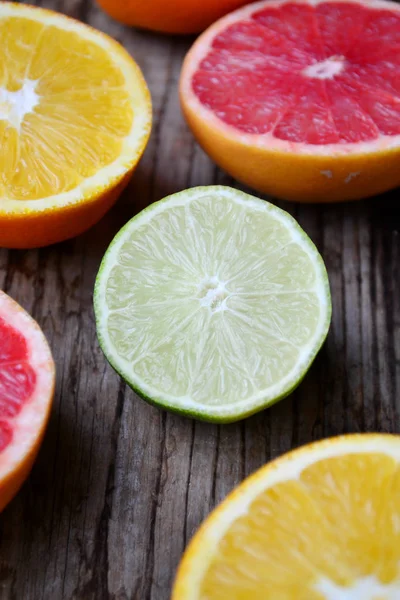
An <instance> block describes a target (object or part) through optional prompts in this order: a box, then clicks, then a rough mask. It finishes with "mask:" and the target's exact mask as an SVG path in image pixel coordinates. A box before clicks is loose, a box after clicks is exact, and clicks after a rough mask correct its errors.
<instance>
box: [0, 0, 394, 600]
mask: <svg viewBox="0 0 400 600" xmlns="http://www.w3.org/2000/svg"><path fill="white" fill-rule="evenodd" d="M41 5H42V6H46V7H49V8H56V9H58V10H61V11H64V12H66V13H67V14H70V15H71V16H75V17H77V18H80V19H83V20H87V21H88V22H89V23H90V24H92V25H93V26H95V27H97V28H99V29H101V30H103V31H106V32H108V33H110V34H111V35H113V36H114V37H115V38H116V39H118V40H119V41H120V42H121V43H123V45H124V46H125V47H126V48H127V49H128V51H129V52H131V53H132V55H133V56H134V57H135V58H136V59H137V61H138V63H139V64H140V66H141V67H142V69H143V72H144V74H145V77H146V79H147V81H148V83H149V87H150V90H151V93H152V98H153V104H154V128H153V134H152V137H151V140H150V143H149V146H148V149H147V150H146V153H145V156H144V157H143V160H142V161H141V163H140V166H139V169H138V171H137V173H136V174H135V177H134V179H133V181H132V183H131V184H130V186H129V187H128V189H127V191H126V192H125V193H124V195H123V197H122V198H121V200H120V201H119V202H118V204H117V205H116V207H115V208H114V209H113V210H112V211H111V212H110V214H109V215H107V216H106V217H105V218H104V219H103V221H102V222H101V223H99V224H98V225H97V226H95V227H94V228H93V229H92V230H91V231H90V232H88V233H87V234H85V235H83V236H81V237H80V238H78V239H76V240H73V241H71V242H66V243H64V244H60V245H57V246H54V247H52V248H48V249H43V250H39V251H30V252H22V251H7V250H0V288H2V289H4V290H5V291H6V292H8V293H10V294H11V295H12V296H14V297H15V298H16V299H17V300H18V301H19V302H20V303H21V304H22V305H23V306H25V308H27V309H28V310H29V311H30V312H31V313H32V314H33V315H34V317H35V318H36V319H38V321H39V322H40V324H41V325H42V327H43V329H44V331H45V333H46V335H47V336H48V338H49V341H50V344H51V346H52V348H53V351H54V354H55V359H56V363H57V369H58V382H57V392H56V399H55V406H54V410H53V413H52V417H51V422H50V426H49V430H48V433H47V435H46V439H45V442H44V445H43V448H42V451H41V453H40V456H39V458H38V461H37V463H36V465H35V467H34V470H33V472H32V475H31V476H30V478H29V480H28V481H27V483H26V485H25V486H24V488H23V490H22V491H21V493H20V494H19V495H18V497H17V498H16V499H15V500H14V501H13V502H12V504H11V505H10V506H9V507H8V508H7V509H6V510H5V511H4V513H3V514H2V515H1V516H0V598H1V599H3V598H4V599H5V600H8V599H10V600H11V599H17V600H20V599H21V598H23V599H24V600H38V599H43V600H47V599H49V600H50V599H51V600H53V599H54V598H57V600H58V599H68V600H69V599H72V598H74V599H75V598H76V599H82V600H86V599H89V600H90V599H93V600H98V599H103V598H104V599H108V598H110V599H113V600H126V599H131V598H132V599H134V600H167V599H168V598H169V595H170V589H171V584H172V580H173V576H174V573H175V570H176V566H177V564H178V561H179V558H180V556H181V554H182V552H183V549H184V547H185V545H186V544H187V542H188V540H189V539H190V538H191V536H192V535H193V533H194V531H195V530H196V529H197V527H198V525H199V524H200V522H201V521H202V520H203V519H204V518H205V516H206V515H207V514H208V513H209V512H210V510H211V509H212V508H213V507H214V506H215V504H216V503H218V502H219V501H220V500H222V499H223V498H224V497H225V496H226V494H227V493H228V492H229V491H230V490H231V489H233V487H234V486H235V485H237V483H239V482H240V481H241V480H242V479H243V478H244V477H245V476H246V475H248V474H250V473H252V472H253V471H254V470H255V469H257V468H258V467H259V466H261V465H262V464H264V463H265V462H266V461H267V460H269V459H270V458H273V457H276V456H278V455H280V454H282V453H283V452H285V451H287V450H289V449H290V448H292V447H295V446H297V445H299V444H303V443H307V442H309V441H312V440H314V439H319V438H322V437H325V436H328V435H334V434H339V433H344V432H349V431H371V430H379V431H392V432H399V403H400V398H399V395H400V394H399V392H400V335H399V334H400V304H399V298H400V276H399V275H400V273H399V252H400V248H399V234H398V232H399V224H400V223H399V217H398V214H397V211H396V208H395V206H396V200H397V194H396V193H395V192H393V193H392V194H387V195H385V196H383V197H381V198H378V199H375V200H371V201H365V202H360V203H357V204H343V205H340V206H295V205H293V204H290V203H279V204H280V205H281V206H283V207H284V208H285V209H287V210H288V211H289V212H291V213H292V214H293V215H294V216H295V217H296V218H297V219H298V220H299V221H300V223H301V225H302V226H303V227H304V228H305V230H306V231H307V232H308V233H309V234H310V235H311V237H312V239H313V240H314V241H315V243H316V244H317V246H318V247H319V249H320V250H321V252H322V253H323V256H324V258H325V261H326V264H327V268H328V272H329V277H330V282H331V288H332V299H333V308H334V313H333V322H332V328H331V331H330V334H329V336H328V340H327V343H326V345H325V346H324V348H323V350H322V351H321V353H320V355H319V356H318V358H317V360H316V361H315V364H314V365H313V367H312V369H311V371H310V373H309V374H308V376H307V377H306V378H305V380H304V382H303V383H302V385H301V386H300V387H299V389H298V390H297V391H296V392H295V393H293V394H292V395H291V397H289V398H287V399H285V400H284V401H282V402H281V403H279V404H278V405H276V406H274V407H272V408H271V409H270V410H268V411H265V412H264V413H261V414H259V415H256V416H254V417H251V418H250V419H247V420H246V421H244V422H243V423H238V424H233V425H228V426H216V425H210V424H205V423H194V422H192V421H190V420H188V419H184V418H181V417H177V416H174V415H170V414H166V413H163V412H161V411H159V410H157V409H156V408H153V407H151V406H149V405H147V404H146V403H144V402H143V401H142V400H140V399H139V398H137V397H136V395H135V394H134V393H133V392H132V391H131V390H129V389H128V388H127V387H126V386H125V384H124V383H123V382H121V380H120V378H119V377H118V376H117V375H116V374H115V373H114V371H113V370H112V369H111V368H110V367H109V366H108V365H107V364H106V361H105V359H104V357H103V355H102V353H101V351H100V350H99V347H98V344H97V341H96V333H95V325H94V317H93V310H92V291H93V283H94V278H95V275H96V272H97V269H98V266H99V263H100V260H101V257H102V255H103V253H104V251H105V249H106V247H107V245H108V243H109V242H110V241H111V239H112V237H113V236H114V235H115V233H116V232H117V231H118V229H119V228H120V227H121V226H122V225H123V224H124V223H125V222H126V221H127V220H128V219H129V218H130V217H131V216H132V215H134V214H135V213H136V212H137V211H139V210H140V209H142V208H144V207H145V206H147V205H148V204H150V203H151V202H153V201H155V200H158V199H160V198H161V197H163V196H165V195H166V194H169V193H172V192H175V191H178V190H181V189H184V188H186V187H190V186H195V185H207V184H212V183H222V184H227V185H237V184H236V183H235V182H233V181H232V179H231V178H230V177H228V176H227V175H226V174H224V173H221V172H220V171H219V170H218V169H217V168H216V167H215V165H214V164H213V163H212V162H211V161H210V160H209V159H208V158H207V157H206V155H205V154H204V153H203V152H202V150H200V148H199V147H198V146H197V144H196V143H195V142H194V140H193V138H192V136H191V134H190V132H189V131H188V129H187V127H186V125H185V123H184V120H183V118H182V115H181V112H180V109H179V102H178V95H177V83H178V78H179V72H180V66H181V63H182V60H183V57H184V54H185V52H186V50H187V49H188V47H189V46H190V43H191V41H192V40H191V39H190V38H177V37H176V38H172V37H168V36H159V35H155V34H151V33H145V32H139V31H135V30H133V29H129V28H125V27H123V26H121V25H119V24H117V23H114V22H112V21H111V20H110V19H108V17H107V16H106V15H104V14H103V13H102V12H101V11H100V10H99V9H98V8H97V7H96V5H95V4H94V2H92V1H89V0H73V1H72V0H44V1H43V2H41ZM238 187H242V186H238ZM242 189H243V188H242ZM247 191H248V190H247Z"/></svg>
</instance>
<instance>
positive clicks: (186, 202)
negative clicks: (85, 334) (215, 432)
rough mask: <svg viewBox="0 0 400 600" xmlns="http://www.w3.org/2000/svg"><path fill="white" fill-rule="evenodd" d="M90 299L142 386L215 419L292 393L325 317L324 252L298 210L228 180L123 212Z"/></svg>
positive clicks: (118, 359) (111, 355) (121, 363)
mask: <svg viewBox="0 0 400 600" xmlns="http://www.w3.org/2000/svg"><path fill="white" fill-rule="evenodd" d="M94 304H95V313H96V322H97V331H98V337H99V341H100V344H101V347H102V349H103V351H104V353H105V355H106V357H107V359H108V360H109V362H110V363H111V365H112V366H113V367H114V368H115V369H116V371H118V372H119V373H120V374H121V376H122V377H123V378H124V379H125V380H126V382H127V383H128V384H129V385H130V386H131V387H132V388H133V389H134V390H135V391H136V392H137V393H138V394H139V395H140V396H142V397H143V398H145V399H147V400H148V401H150V402H152V403H153V404H156V405H158V406H161V407H163V408H167V409H169V410H173V411H176V412H180V413H184V414H187V415H190V416H193V417H196V418H200V419H204V420H208V421H216V422H229V421H235V420H239V419H241V418H244V417H245V416H248V415H250V414H252V413H254V412H257V411H259V410H261V409H263V408H265V407H267V406H269V405H271V404H273V403H274V402H277V401H278V400H280V399H281V398H283V397H285V396H287V395H288V394H289V393H290V392H291V391H292V390H293V389H294V388H295V387H296V386H297V385H298V384H299V383H300V381H301V380H302V378H303V377H304V375H305V373H306V372H307V370H308V369H309V367H310V365H311V363H312V361H313V360H314V358H315V356H316V354H317V352H318V350H319V349H320V347H321V345H322V343H323V341H324V339H325V337H326V334H327V332H328V328H329V324H330V317H331V301H330V292H329V283H328V276H327V273H326V270H325V266H324V263H323V260H322V258H321V256H320V255H319V253H318V251H317V249H316V248H315V246H314V245H313V243H312V242H311V240H310V239H309V238H308V237H307V235H306V234H305V233H304V231H303V230H302V229H301V228H300V226H299V225H298V224H297V223H296V221H295V220H294V219H293V218H292V217H291V216H290V215H289V214H287V213H286V212H284V211H282V210H280V209H279V208H277V207H275V206H273V205H272V204H269V203H268V202H265V201H263V200H259V199H257V198H254V197H252V196H249V195H247V194H244V193H242V192H239V191H238V190H234V189H231V188H228V187H223V186H210V187H199V188H192V189H190V190H186V191H183V192H180V193H178V194H174V195H173V196H169V197H167V198H165V199H164V200H161V201H160V202H157V203H155V204H152V205H151V206H149V207H148V208H147V209H145V210H144V211H142V212H141V213H139V214H138V215H137V216H136V217H134V218H133V219H132V220H131V221H129V222H128V223H127V224H126V225H125V227H123V229H122V230H121V231H120V232H119V233H118V234H117V236H116V237H115V238H114V240H113V242H112V243H111V245H110V247H109V248H108V250H107V252H106V254H105V256H104V259H103V261H102V264H101V267H100V271H99V273H98V276H97V280H96V287H95V294H94Z"/></svg>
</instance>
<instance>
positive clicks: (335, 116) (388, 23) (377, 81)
mask: <svg viewBox="0 0 400 600" xmlns="http://www.w3.org/2000/svg"><path fill="white" fill-rule="evenodd" d="M382 40H384V41H385V44H383V43H382ZM399 70H400V8H399V6H397V5H395V4H394V3H390V2H386V1H385V0H383V1H380V0H353V1H350V2H346V1H343V2H338V1H332V2H331V1H329V0H314V1H313V2H307V1H306V0H295V1H287V2H286V1H285V0H278V1H276V0H273V1H272V2H271V1H270V0H267V1H263V2H258V3H255V4H253V5H249V6H246V7H245V8H242V9H240V10H238V11H236V12H234V13H232V14H231V15H228V16H227V17H225V18H223V19H221V20H220V21H218V22H217V23H215V24H214V25H213V26H212V27H210V28H209V30H207V31H206V32H205V33H204V34H203V35H202V36H200V38H199V39H198V40H197V41H196V42H195V44H194V46H193V48H192V49H191V51H190V52H189V54H188V56H187V58H186V60H185V63H184V67H183V71H182V76H181V85H180V93H181V102H182V107H183V110H184V113H185V116H186V118H187V120H188V122H189V125H190V126H191V128H192V130H193V132H194V134H195V136H196V137H197V139H198V141H199V142H200V144H201V145H202V146H203V147H204V149H205V150H206V151H207V152H208V153H209V154H210V155H211V157H212V158H214V160H215V161H216V162H217V163H218V164H220V165H221V166H222V167H223V168H225V169H226V170H227V171H228V172H230V173H231V174H232V175H233V176H234V177H236V178H237V179H239V180H242V181H244V182H245V183H247V184H249V185H251V186H252V187H255V188H257V189H260V190H261V191H264V192H267V193H271V194H275V195H278V196H282V197H286V198H292V199H295V200H306V201H307V200H347V199H352V198H360V197H363V196H366V195H372V194H374V193H378V192H382V191H385V190H387V189H391V188H392V187H395V186H397V185H399V184H400V172H399V171H398V168H396V165H397V164H398V162H397V161H398V157H399V154H400V137H398V136H399V135H400V131H399V129H400V128H399V107H400V78H399V76H398V73H399ZM277 166H279V168H276V167H277ZM327 171H329V172H331V173H332V177H326V176H324V173H326V172H327ZM354 172H357V173H358V174H359V176H358V179H357V183H354V182H353V183H352V185H349V184H350V181H351V180H349V178H348V176H349V175H350V174H351V173H354ZM301 178H302V179H303V180H304V182H301V181H299V179H301Z"/></svg>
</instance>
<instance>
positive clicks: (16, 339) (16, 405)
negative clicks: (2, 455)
mask: <svg viewBox="0 0 400 600" xmlns="http://www.w3.org/2000/svg"><path fill="white" fill-rule="evenodd" d="M0 340H1V346H0V452H2V451H3V450H5V448H6V447H7V446H8V445H9V444H10V443H11V441H12V437H13V427H12V419H14V418H15V417H17V416H18V414H19V413H20V412H21V410H22V408H23V406H24V404H25V403H26V402H27V401H28V400H29V399H30V398H31V397H32V394H33V392H34V390H35V386H36V374H35V372H34V370H33V369H32V367H31V366H30V365H29V362H28V361H29V349H28V345H27V342H26V339H25V338H24V337H23V336H22V334H21V333H20V332H19V331H17V330H16V329H14V328H13V327H11V326H10V325H9V324H8V323H7V322H6V321H5V320H4V319H3V318H2V317H0Z"/></svg>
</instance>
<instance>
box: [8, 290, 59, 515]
mask: <svg viewBox="0 0 400 600" xmlns="http://www.w3.org/2000/svg"><path fill="white" fill-rule="evenodd" d="M54 382H55V368H54V363H53V359H52V356H51V352H50V349H49V346H48V344H47V342H46V339H45V337H44V335H43V333H42V331H41V329H40V328H39V326H38V325H37V323H35V321H34V320H33V319H32V318H31V317H30V316H29V315H28V314H27V313H26V312H25V311H24V310H23V309H22V308H21V307H20V306H19V305H18V304H17V303H16V302H14V300H12V299H11V298H9V296H7V295H6V294H4V293H3V292H1V291H0V511H1V510H2V509H3V508H4V507H5V505H6V504H7V503H8V502H9V501H10V500H11V499H12V498H13V497H14V495H15V494H16V493H17V491H18V490H19V488H20V487H21V485H22V484H23V482H24V481H25V479H26V477H27V476H28V474H29V472H30V470H31V468H32V465H33V462H34V460H35V458H36V455H37V452H38V450H39V447H40V443H41V441H42V438H43V434H44V431H45V427H46V424H47V420H48V417H49V413H50V408H51V404H52V399H53V394H54Z"/></svg>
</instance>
